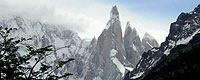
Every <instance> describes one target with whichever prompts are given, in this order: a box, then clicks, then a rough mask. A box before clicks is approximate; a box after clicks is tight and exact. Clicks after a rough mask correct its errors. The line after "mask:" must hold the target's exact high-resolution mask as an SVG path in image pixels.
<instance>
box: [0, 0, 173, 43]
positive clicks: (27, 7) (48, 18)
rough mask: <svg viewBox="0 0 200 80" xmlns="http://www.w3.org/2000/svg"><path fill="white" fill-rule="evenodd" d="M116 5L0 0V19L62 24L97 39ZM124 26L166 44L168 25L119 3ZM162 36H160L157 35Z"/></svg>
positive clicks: (86, 0) (66, 0)
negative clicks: (7, 18)
mask: <svg viewBox="0 0 200 80" xmlns="http://www.w3.org/2000/svg"><path fill="white" fill-rule="evenodd" d="M112 5H115V4H113V3H105V2H100V1H94V0H0V11H1V13H0V15H1V16H10V15H17V16H18V15H19V16H22V17H26V18H32V19H36V20H40V21H42V22H46V23H52V24H61V25H64V26H65V27H66V28H68V29H71V30H74V31H76V32H78V33H79V35H80V36H81V37H82V38H92V37H94V36H96V37H98V36H99V35H100V34H101V32H102V31H103V29H104V28H105V26H106V23H107V21H108V20H109V18H110V9H111V7H112ZM117 6H118V9H119V12H120V19H121V26H122V30H123V32H124V29H125V26H126V22H127V21H130V22H131V25H132V26H133V27H135V28H136V29H137V30H138V33H139V35H140V36H141V37H142V36H143V34H144V33H145V32H148V33H150V34H152V35H153V36H154V37H155V38H156V39H157V40H158V41H159V42H161V41H164V39H165V37H166V35H167V33H168V30H169V23H168V22H169V21H166V20H165V19H161V18H156V19H154V18H152V19H150V18H146V17H143V15H141V14H137V12H134V11H131V10H130V9H128V8H127V7H126V6H125V5H120V3H117ZM158 33H159V34H158Z"/></svg>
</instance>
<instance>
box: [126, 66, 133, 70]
mask: <svg viewBox="0 0 200 80" xmlns="http://www.w3.org/2000/svg"><path fill="white" fill-rule="evenodd" d="M125 69H127V70H129V71H133V68H132V67H125Z"/></svg>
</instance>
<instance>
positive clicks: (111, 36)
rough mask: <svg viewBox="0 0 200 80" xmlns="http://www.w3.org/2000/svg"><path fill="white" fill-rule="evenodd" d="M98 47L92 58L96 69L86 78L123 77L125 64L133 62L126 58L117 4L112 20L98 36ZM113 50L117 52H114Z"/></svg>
mask: <svg viewBox="0 0 200 80" xmlns="http://www.w3.org/2000/svg"><path fill="white" fill-rule="evenodd" d="M96 49H97V50H96V51H94V52H93V53H92V54H94V56H92V58H91V59H92V63H93V64H94V66H91V67H92V68H94V71H93V70H90V72H88V76H87V77H86V78H85V79H86V80H92V79H95V78H98V77H100V78H101V79H102V80H120V79H122V76H124V74H125V68H124V66H125V65H131V64H129V62H127V60H126V54H125V50H124V46H123V38H122V30H121V23H120V21H119V12H118V10H117V7H116V6H113V8H112V10H111V16H110V20H109V21H108V23H107V25H106V28H105V29H104V30H103V32H102V33H101V35H100V36H99V37H98V41H97V48H96ZM113 51H114V52H116V53H113ZM92 68H91V69H92ZM94 72H95V73H94ZM91 75H92V76H91ZM93 75H94V76H93Z"/></svg>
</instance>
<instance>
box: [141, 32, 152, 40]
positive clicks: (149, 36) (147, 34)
mask: <svg viewBox="0 0 200 80" xmlns="http://www.w3.org/2000/svg"><path fill="white" fill-rule="evenodd" d="M143 38H149V39H154V38H153V37H152V36H151V35H150V34H149V33H148V32H146V33H145V34H144V36H143Z"/></svg>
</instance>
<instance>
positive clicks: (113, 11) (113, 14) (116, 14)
mask: <svg viewBox="0 0 200 80" xmlns="http://www.w3.org/2000/svg"><path fill="white" fill-rule="evenodd" d="M110 19H119V12H118V10H117V6H116V5H114V6H113V7H112V9H111V12H110Z"/></svg>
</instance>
